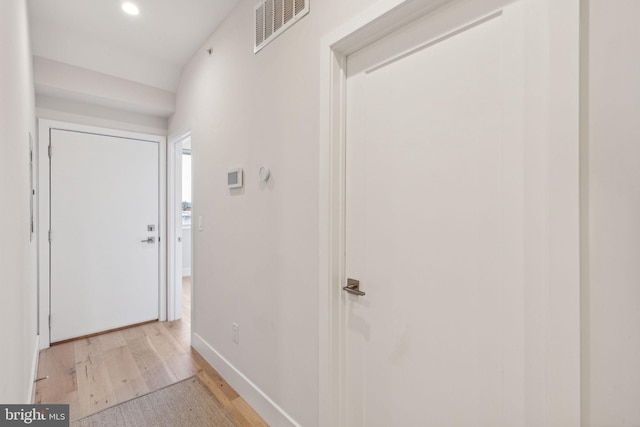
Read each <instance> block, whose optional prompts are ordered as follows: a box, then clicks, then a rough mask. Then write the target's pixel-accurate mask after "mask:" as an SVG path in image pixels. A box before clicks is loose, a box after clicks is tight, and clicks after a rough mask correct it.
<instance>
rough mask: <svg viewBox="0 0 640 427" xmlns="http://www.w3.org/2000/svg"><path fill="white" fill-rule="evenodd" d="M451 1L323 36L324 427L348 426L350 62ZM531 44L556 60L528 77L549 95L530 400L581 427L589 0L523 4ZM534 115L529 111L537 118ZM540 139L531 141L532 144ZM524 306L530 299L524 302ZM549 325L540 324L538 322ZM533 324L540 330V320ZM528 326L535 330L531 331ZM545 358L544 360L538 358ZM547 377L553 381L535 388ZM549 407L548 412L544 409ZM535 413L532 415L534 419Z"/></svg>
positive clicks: (367, 17) (357, 21)
mask: <svg viewBox="0 0 640 427" xmlns="http://www.w3.org/2000/svg"><path fill="white" fill-rule="evenodd" d="M449 1H452V0H404V1H403V0H382V1H379V2H378V3H376V4H375V5H374V6H372V7H370V8H369V9H367V10H365V11H364V12H363V13H362V14H360V15H358V16H356V17H355V18H353V19H351V20H349V21H348V22H346V23H344V25H342V26H341V27H339V28H338V29H336V30H335V31H333V32H331V33H330V34H328V35H327V36H325V37H324V38H323V39H322V40H321V47H320V58H321V81H320V135H319V258H318V262H319V268H318V271H319V286H318V292H319V294H318V299H319V311H318V316H319V319H318V325H319V343H318V348H319V349H320V354H319V375H318V383H319V419H318V425H332V426H344V425H345V421H344V415H345V411H344V406H343V387H344V381H345V374H344V359H343V339H344V337H343V334H342V332H341V328H340V325H341V323H342V320H343V316H344V313H343V311H344V307H343V292H342V290H341V288H342V286H343V284H344V283H343V282H344V281H345V280H346V276H345V263H344V259H345V257H344V250H345V241H344V236H345V211H346V209H345V206H346V198H345V191H344V188H345V112H346V110H345V105H346V103H345V88H346V58H347V57H348V55H350V54H351V53H353V52H355V51H357V50H359V49H361V48H362V47H364V46H366V45H368V44H371V43H373V42H374V41H376V40H378V39H379V38H381V37H384V36H385V35H387V34H389V33H391V32H393V31H394V30H396V29H398V28H401V27H402V26H404V25H406V24H407V23H410V22H412V21H415V20H416V19H419V18H420V17H423V16H424V15H426V14H427V13H429V12H430V11H431V10H433V9H434V8H435V7H438V6H440V5H442V4H444V3H447V2H449ZM522 1H523V2H524V7H525V9H524V10H525V21H526V22H525V25H526V28H527V30H526V31H527V32H528V33H527V37H526V43H527V48H535V49H545V53H546V57H547V58H548V63H545V64H536V65H539V66H540V69H539V70H535V72H532V73H531V74H530V75H528V76H527V77H528V78H530V79H531V81H528V82H527V84H528V85H529V87H536V89H537V90H541V91H542V92H541V93H542V94H541V95H540V96H539V97H538V98H537V101H538V102H539V104H538V105H535V106H534V108H533V109H532V111H530V112H529V114H531V115H532V116H534V118H535V120H539V121H540V127H539V128H538V129H536V131H535V133H536V135H537V136H543V137H544V139H543V140H541V141H539V142H540V148H539V149H537V151H536V153H537V154H540V157H539V159H538V160H537V161H538V163H536V164H535V166H536V167H539V168H541V174H542V175H544V178H545V179H544V182H542V183H540V184H538V187H537V188H536V190H537V191H538V192H539V193H540V194H541V195H542V197H543V202H544V205H545V206H544V209H543V210H542V212H543V214H542V215H541V216H540V218H538V220H539V222H540V225H542V226H543V227H544V228H543V230H544V233H545V236H544V239H543V240H542V242H543V246H544V251H543V252H541V253H539V258H541V259H540V260H538V261H539V263H540V264H541V267H540V270H541V271H542V273H543V280H544V283H542V284H541V285H540V286H543V287H544V290H543V291H542V292H541V294H543V295H544V294H545V293H546V297H544V298H542V299H540V300H538V301H536V302H535V303H531V304H529V305H530V306H528V307H527V310H529V311H528V312H527V313H528V314H529V313H533V314H532V315H530V316H529V317H528V319H527V321H528V322H529V323H528V324H527V327H529V328H531V327H534V328H537V329H536V330H535V332H536V336H537V337H543V339H542V341H544V342H535V343H533V344H532V345H533V346H534V347H535V348H534V349H533V351H532V353H533V354H528V356H527V357H528V359H527V362H525V373H524V374H525V376H526V378H525V381H526V382H525V387H526V388H527V392H532V393H533V395H532V396H533V398H532V399H531V401H529V400H528V401H527V402H523V405H525V408H524V409H525V414H526V418H527V420H522V423H523V424H522V425H525V422H529V423H532V424H535V425H546V426H572V427H579V426H580V419H581V407H580V400H581V381H580V361H581V353H580V334H581V330H580V209H579V204H580V203H579V201H580V197H579V195H580V182H579V159H580V151H579V150H580V148H579V146H580V135H579V129H580V102H581V100H580V87H579V86H580V85H579V82H580V66H579V65H580V58H579V51H580V49H579V48H580V0H560V1H559V0H541V1H533V0H522ZM529 119H530V117H529ZM530 142H532V140H531V139H527V143H530ZM523 303H525V302H524V301H523ZM539 321H542V324H541V325H539V326H538V322H539ZM532 325H533V326H532ZM528 330H529V329H527V331H528ZM538 355H541V356H542V365H536V366H535V367H534V366H531V364H528V361H529V360H532V359H534V358H535V357H536V356H538ZM539 373H542V374H543V375H544V377H545V378H544V380H543V381H542V382H541V384H542V385H540V383H538V384H535V385H534V384H531V383H530V382H529V381H527V380H531V379H534V378H535V377H536V375H537V374H539ZM540 409H542V410H543V413H539V410H540ZM530 416H531V418H530Z"/></svg>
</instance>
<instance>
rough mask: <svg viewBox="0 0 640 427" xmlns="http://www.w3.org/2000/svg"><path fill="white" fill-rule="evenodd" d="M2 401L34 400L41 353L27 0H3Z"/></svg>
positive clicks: (0, 57)
mask: <svg viewBox="0 0 640 427" xmlns="http://www.w3.org/2000/svg"><path fill="white" fill-rule="evenodd" d="M0 68H1V69H2V72H1V74H0V203H2V205H1V206H0V235H1V236H2V237H1V238H0V289H2V298H0V325H2V327H0V342H1V343H2V351H0V402H2V403H26V402H28V401H30V399H31V396H30V392H31V387H32V384H33V377H32V369H33V366H34V357H35V355H36V354H37V353H36V352H37V341H36V338H37V329H36V328H37V326H36V307H37V305H36V303H37V301H36V286H37V285H36V242H35V240H34V241H33V242H29V162H28V154H29V139H28V138H29V132H31V134H32V135H33V137H34V142H35V138H36V137H37V135H36V132H35V107H34V92H33V69H32V60H31V46H30V42H29V33H28V23H27V4H26V0H3V1H2V2H0Z"/></svg>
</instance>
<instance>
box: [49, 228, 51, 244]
mask: <svg viewBox="0 0 640 427" xmlns="http://www.w3.org/2000/svg"><path fill="white" fill-rule="evenodd" d="M49 243H51V230H49Z"/></svg>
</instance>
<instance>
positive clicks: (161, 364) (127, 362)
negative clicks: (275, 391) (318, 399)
mask: <svg viewBox="0 0 640 427" xmlns="http://www.w3.org/2000/svg"><path fill="white" fill-rule="evenodd" d="M185 279H186V280H185V281H184V283H183V318H182V319H181V320H177V321H174V322H154V323H148V324H146V325H141V326H136V327H133V328H129V329H123V330H120V331H116V332H111V333H108V334H103V335H98V336H95V337H91V338H84V339H80V340H76V341H72V342H68V343H64V344H58V345H54V346H52V347H50V348H48V349H46V350H43V351H41V352H40V363H39V365H38V378H44V377H45V376H48V378H47V379H43V380H40V381H38V383H37V386H36V402H35V403H37V404H41V403H42V404H55V403H68V404H69V411H70V414H69V415H70V418H71V420H72V421H73V420H77V419H79V418H83V417H85V416H87V415H90V414H93V413H95V412H98V411H100V410H102V409H105V408H108V407H110V406H113V405H116V404H118V403H121V402H125V401H127V400H130V399H133V398H135V397H137V396H141V395H143V394H147V393H149V392H152V391H154V390H157V389H160V388H162V387H165V386H168V385H171V384H174V383H176V382H178V381H181V380H183V379H186V378H189V377H191V376H193V375H197V376H198V377H199V378H200V380H202V382H203V383H204V384H206V385H207V387H208V388H209V390H211V392H212V393H213V395H214V396H215V397H216V398H217V399H218V400H219V401H220V403H221V404H222V406H223V407H224V408H225V409H226V410H227V411H228V413H229V415H230V416H231V417H232V418H233V419H234V420H235V421H236V422H237V423H238V425H240V426H243V427H244V426H247V427H248V426H266V425H267V424H266V423H265V422H264V421H263V420H262V419H261V418H260V417H259V416H258V415H257V414H256V413H255V412H254V411H253V409H251V408H250V407H249V405H247V403H246V402H245V401H244V400H243V399H242V398H241V397H240V396H239V395H238V394H237V393H236V392H235V391H234V390H233V388H231V387H230V386H229V385H228V384H227V383H226V382H225V380H224V379H222V378H221V377H220V375H219V374H218V373H217V372H216V371H215V370H214V369H213V368H212V367H211V366H209V365H208V364H207V362H205V360H204V359H203V358H202V357H201V356H200V355H199V354H198V352H196V351H195V350H193V349H192V348H191V342H190V340H191V338H190V337H191V325H190V320H191V315H190V308H191V292H190V290H191V284H190V282H189V278H185ZM141 427H142V426H141Z"/></svg>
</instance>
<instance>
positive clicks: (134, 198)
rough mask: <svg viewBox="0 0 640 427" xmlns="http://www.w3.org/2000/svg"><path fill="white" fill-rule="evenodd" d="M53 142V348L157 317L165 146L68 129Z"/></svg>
mask: <svg viewBox="0 0 640 427" xmlns="http://www.w3.org/2000/svg"><path fill="white" fill-rule="evenodd" d="M51 143H52V149H53V156H52V159H51V230H52V242H51V320H52V325H51V342H57V341H61V340H66V339H70V338H74V337H78V336H83V335H88V334H92V333H96V332H101V331H104V330H109V329H113V328H118V327H122V326H127V325H131V324H135V323H140V322H144V321H148V320H153V319H157V318H158V309H159V303H158V296H159V285H158V262H159V260H158V248H159V244H158V225H159V224H158V212H159V211H158V144H157V143H154V142H150V141H142V140H133V139H126V138H118V137H111V136H105V135H95V134H89V133H82V132H73V131H65V130H52V131H51ZM148 225H153V226H154V227H155V230H154V231H152V232H149V231H147V226H148ZM149 237H153V238H154V242H153V243H144V242H142V240H145V239H147V238H149Z"/></svg>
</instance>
